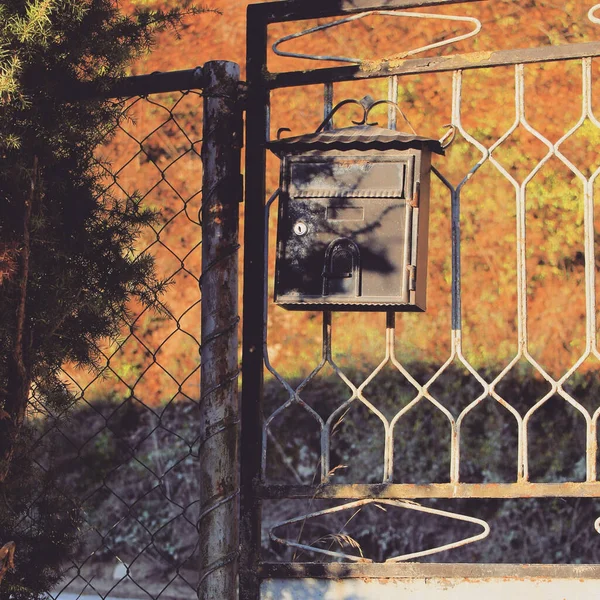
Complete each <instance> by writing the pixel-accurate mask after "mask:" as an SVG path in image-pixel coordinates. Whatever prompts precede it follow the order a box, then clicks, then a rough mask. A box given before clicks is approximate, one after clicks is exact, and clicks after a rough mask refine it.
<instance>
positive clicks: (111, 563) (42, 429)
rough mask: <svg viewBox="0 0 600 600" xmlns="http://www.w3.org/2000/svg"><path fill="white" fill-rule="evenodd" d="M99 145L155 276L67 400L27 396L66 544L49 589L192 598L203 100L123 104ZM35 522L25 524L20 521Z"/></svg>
mask: <svg viewBox="0 0 600 600" xmlns="http://www.w3.org/2000/svg"><path fill="white" fill-rule="evenodd" d="M122 107H123V118H122V120H121V121H120V123H119V125H118V126H117V127H116V128H115V130H114V131H112V132H110V134H109V135H108V136H107V140H108V141H107V143H106V144H105V145H104V146H102V147H101V148H99V150H98V153H97V167H98V169H99V170H100V173H101V176H102V179H103V182H104V186H105V190H106V191H108V192H110V194H111V195H112V196H113V197H116V198H117V199H125V198H128V197H132V196H134V195H137V196H138V197H140V198H141V205H142V206H143V207H147V208H151V209H152V210H154V211H155V212H156V213H157V215H158V218H157V220H156V222H155V223H154V225H153V226H151V227H150V228H148V229H147V230H145V231H143V232H142V234H141V236H140V238H139V239H138V240H137V243H136V244H135V252H136V253H137V254H138V255H139V256H142V255H147V254H149V255H151V256H152V257H153V258H154V260H155V265H156V270H157V274H158V276H159V278H161V279H164V280H168V282H169V285H168V286H167V289H166V292H165V293H164V295H162V296H161V297H160V298H159V299H158V303H157V307H156V309H149V308H144V307H142V306H141V305H139V304H138V303H136V302H131V303H130V305H129V307H128V309H129V310H128V314H127V315H126V316H125V317H124V318H123V322H122V334H121V336H120V337H119V339H116V340H106V341H105V342H104V343H102V344H101V345H99V346H98V365H99V368H98V370H96V371H93V372H89V371H82V370H81V369H77V367H76V366H75V365H65V366H64V368H63V372H62V376H63V380H64V382H65V384H66V385H67V386H68V388H69V390H70V391H71V392H72V393H73V394H74V397H75V401H74V403H73V406H72V407H71V408H70V409H69V410H68V411H67V412H66V413H63V414H56V413H55V412H53V410H52V409H51V408H50V407H48V406H45V405H43V404H42V403H41V402H40V400H39V398H38V397H36V395H35V391H34V393H33V397H32V402H31V410H30V421H31V423H33V424H34V425H35V427H36V430H37V431H38V438H37V440H36V441H35V444H34V447H36V446H38V447H42V446H43V447H45V448H48V447H50V448H52V451H51V452H50V454H49V453H48V452H47V451H44V452H43V453H42V452H39V453H38V455H37V457H36V460H37V462H38V465H39V466H40V467H41V468H42V469H43V470H48V469H49V468H50V467H51V466H53V467H59V468H57V469H56V471H55V472H57V473H58V475H57V479H56V481H55V486H56V488H57V489H58V490H59V491H60V493H61V494H62V496H63V498H64V506H65V511H66V510H71V509H76V511H78V512H79V514H80V519H81V524H80V531H79V542H78V546H77V547H76V548H74V549H73V550H74V552H73V558H72V559H71V561H70V562H69V563H68V564H66V565H65V571H64V579H63V580H62V582H61V584H60V589H57V590H55V591H54V593H53V597H60V596H61V594H62V593H72V594H75V595H79V594H83V595H87V594H90V595H94V594H98V595H99V596H101V597H106V596H108V595H109V594H110V596H111V597H114V596H116V597H134V598H137V597H144V598H158V597H161V598H183V597H195V588H196V585H197V569H198V567H197V563H198V538H197V525H196V522H197V517H198V513H199V510H198V484H197V482H198V475H197V471H198V460H197V458H198V456H197V450H198V449H197V445H198V431H199V426H198V421H199V419H198V416H199V412H198V406H197V404H198V400H199V378H200V360H199V345H200V291H199V277H200V273H201V243H202V241H201V224H200V221H199V216H198V215H199V211H200V207H201V203H202V189H201V186H202V166H201V160H200V149H201V144H202V139H201V135H202V94H201V93H200V92H197V91H185V92H174V93H165V94H155V95H150V96H147V97H133V98H130V99H128V100H126V101H124V102H123V104H122ZM32 524H33V526H35V516H33V521H32Z"/></svg>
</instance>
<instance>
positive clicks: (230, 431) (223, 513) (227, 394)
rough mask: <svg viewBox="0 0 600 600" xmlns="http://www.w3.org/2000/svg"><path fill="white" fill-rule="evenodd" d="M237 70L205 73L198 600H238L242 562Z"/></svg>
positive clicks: (218, 67) (212, 66)
mask: <svg viewBox="0 0 600 600" xmlns="http://www.w3.org/2000/svg"><path fill="white" fill-rule="evenodd" d="M239 72H240V70H239V66H238V65H236V64H235V63H231V62H226V61H213V62H208V63H206V65H205V66H204V73H205V77H206V88H205V91H204V140H203V144H202V166H203V181H202V187H203V192H204V193H203V201H202V209H201V215H200V217H201V223H202V277H201V279H200V286H201V290H202V338H201V340H202V345H201V358H202V361H201V397H200V432H199V438H200V450H199V463H200V517H199V521H198V535H199V543H200V548H201V549H202V551H201V552H200V581H199V584H198V597H199V599H200V600H209V599H211V600H212V599H214V598H222V599H223V600H234V599H235V598H237V585H238V584H237V578H238V561H239V495H240V475H239V421H240V407H239V399H238V384H237V379H238V372H239V369H238V356H237V350H238V333H237V329H238V321H239V318H238V305H237V303H238V283H237V282H238V254H237V251H238V247H239V244H238V228H239V226H238V220H239V203H240V200H241V194H242V189H241V185H240V152H241V146H242V112H241V108H240V105H239V102H238V89H239V88H238V81H239Z"/></svg>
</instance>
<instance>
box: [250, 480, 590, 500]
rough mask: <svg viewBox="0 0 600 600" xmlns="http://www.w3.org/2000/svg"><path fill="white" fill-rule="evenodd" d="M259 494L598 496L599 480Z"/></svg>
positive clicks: (278, 488)
mask: <svg viewBox="0 0 600 600" xmlns="http://www.w3.org/2000/svg"><path fill="white" fill-rule="evenodd" d="M257 493H258V494H260V496H261V497H262V498H265V499H266V498H270V499H282V498H316V499H327V498H340V499H342V498H343V499H351V498H352V499H363V498H389V499H402V498H595V497H598V496H600V482H598V481H592V482H587V481H581V482H564V483H529V482H521V483H456V484H455V483H429V484H412V483H379V484H347V485H346V484H327V485H320V486H309V485H304V486H302V485H291V486H290V485H278V484H261V485H259V486H257Z"/></svg>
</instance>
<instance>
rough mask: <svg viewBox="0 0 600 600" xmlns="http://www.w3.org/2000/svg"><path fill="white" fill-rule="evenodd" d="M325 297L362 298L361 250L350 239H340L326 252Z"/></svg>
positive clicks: (332, 243)
mask: <svg viewBox="0 0 600 600" xmlns="http://www.w3.org/2000/svg"><path fill="white" fill-rule="evenodd" d="M323 295H324V296H349V297H353V298H355V297H356V296H360V250H359V249H358V246H357V245H356V244H355V243H354V242H353V241H352V240H350V239H348V238H338V239H337V240H334V241H333V242H331V244H329V247H328V248H327V250H326V251H325V268H324V269H323Z"/></svg>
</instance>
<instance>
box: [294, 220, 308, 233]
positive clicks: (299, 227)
mask: <svg viewBox="0 0 600 600" xmlns="http://www.w3.org/2000/svg"><path fill="white" fill-rule="evenodd" d="M307 231H308V225H307V224H306V223H305V222H304V221H296V222H295V223H294V233H295V234H296V235H304V234H305V233H306V232H307Z"/></svg>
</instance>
